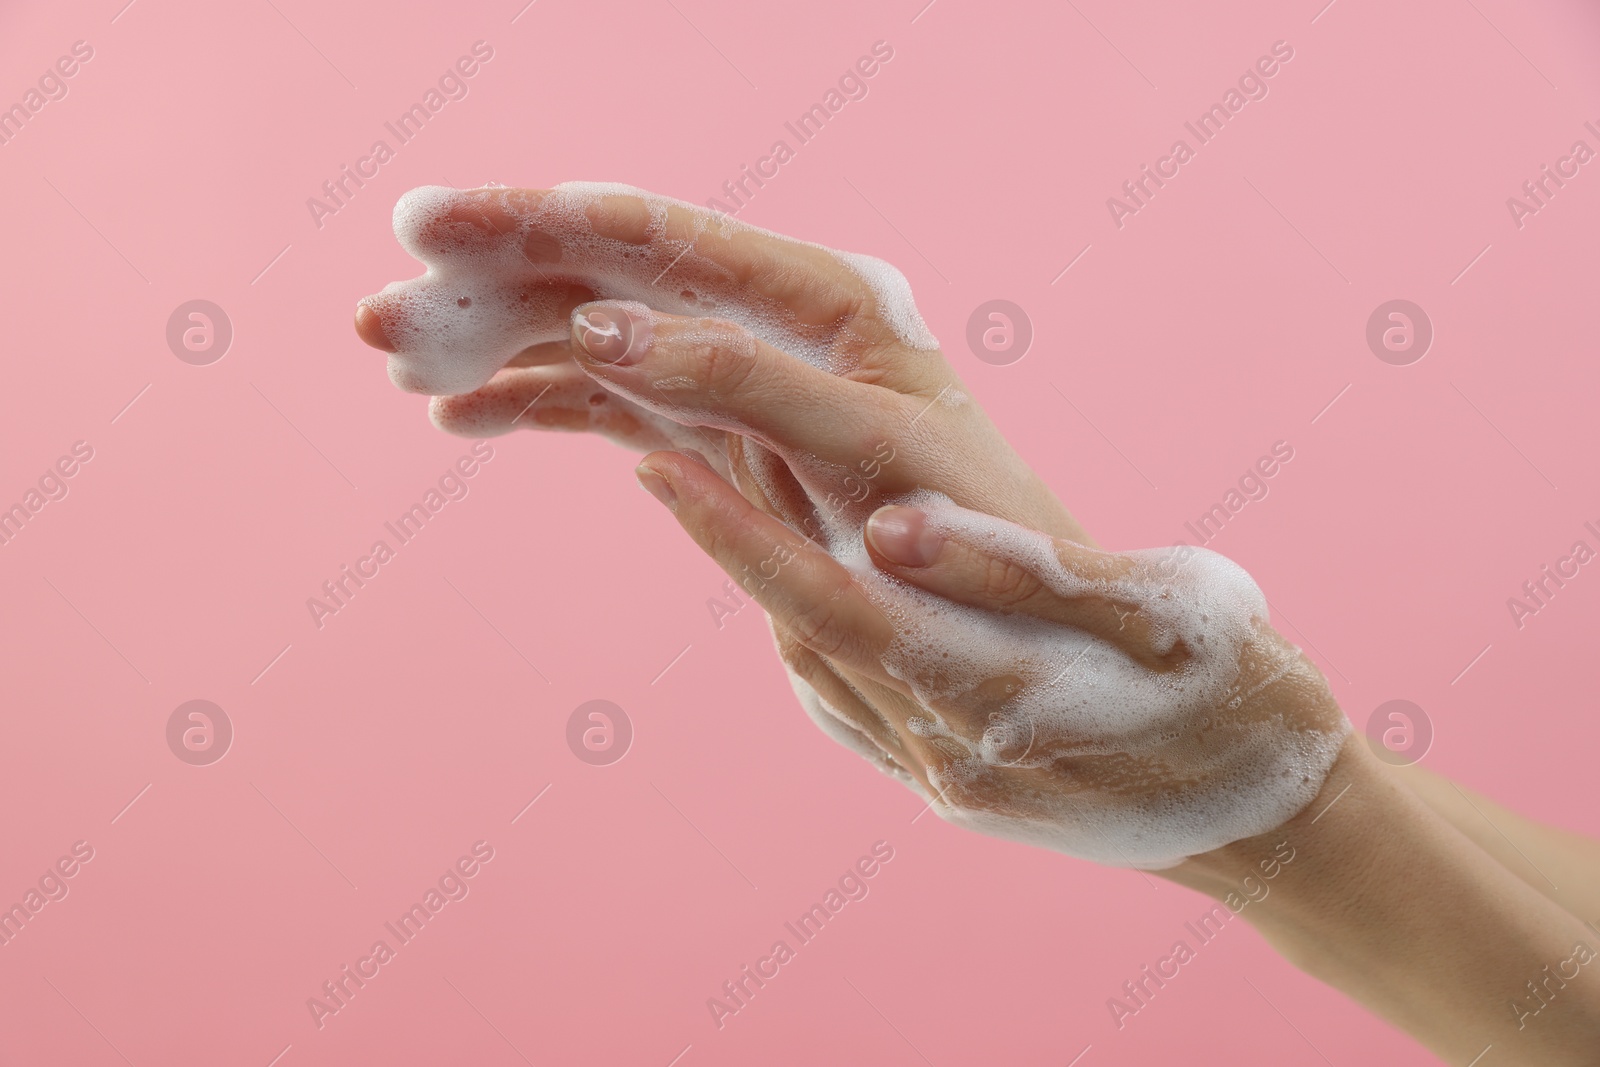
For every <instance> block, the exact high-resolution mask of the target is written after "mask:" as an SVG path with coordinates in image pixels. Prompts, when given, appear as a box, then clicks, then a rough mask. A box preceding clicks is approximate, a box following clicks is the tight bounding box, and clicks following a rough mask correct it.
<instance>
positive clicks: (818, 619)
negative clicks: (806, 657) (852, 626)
mask: <svg viewBox="0 0 1600 1067" xmlns="http://www.w3.org/2000/svg"><path fill="white" fill-rule="evenodd" d="M786 625H787V626H788V627H789V629H790V630H791V631H792V632H793V633H794V635H795V637H796V638H797V639H798V640H799V641H800V643H801V644H803V645H805V646H806V647H807V648H809V649H811V650H812V651H813V652H815V653H817V654H818V655H819V656H826V657H829V658H833V657H837V656H841V655H842V654H843V653H845V652H846V651H848V650H849V649H850V647H851V646H852V643H853V639H852V638H851V636H850V634H849V632H848V631H847V630H846V629H845V627H844V626H843V625H841V624H840V621H839V612H838V607H837V605H836V604H835V602H834V601H833V600H832V599H831V598H830V599H827V600H818V601H813V602H811V603H808V604H806V605H804V606H803V607H801V608H800V610H799V611H797V612H795V613H794V614H793V615H792V616H791V617H790V618H789V619H788V620H787V622H786Z"/></svg>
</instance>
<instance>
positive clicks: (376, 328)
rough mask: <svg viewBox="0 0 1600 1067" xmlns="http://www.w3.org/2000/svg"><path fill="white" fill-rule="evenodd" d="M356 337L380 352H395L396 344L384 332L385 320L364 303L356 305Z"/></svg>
mask: <svg viewBox="0 0 1600 1067" xmlns="http://www.w3.org/2000/svg"><path fill="white" fill-rule="evenodd" d="M356 336H357V337H359V338H361V339H362V340H363V341H365V342H366V343H367V344H369V345H371V346H372V347H373V348H376V349H377V350H378V351H380V352H393V351H394V342H393V341H391V340H389V335H388V334H387V333H385V332H384V330H383V320H382V319H380V318H379V317H378V313H377V312H376V311H373V310H372V309H371V308H369V307H367V305H366V304H364V303H362V304H357V305H356Z"/></svg>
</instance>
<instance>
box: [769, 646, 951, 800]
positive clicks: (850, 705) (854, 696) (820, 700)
mask: <svg viewBox="0 0 1600 1067" xmlns="http://www.w3.org/2000/svg"><path fill="white" fill-rule="evenodd" d="M772 637H773V640H774V642H775V643H776V644H777V646H778V656H779V658H780V659H782V660H783V664H784V667H785V668H786V669H787V670H788V672H789V681H790V683H791V684H792V685H793V686H794V690H795V696H797V697H798V698H799V699H800V703H801V706H803V707H804V708H805V709H806V714H807V715H809V716H810V717H811V719H812V721H813V722H815V723H816V724H817V725H818V726H819V727H821V728H822V730H823V732H824V733H826V734H827V735H828V736H829V737H831V738H833V739H834V740H835V741H838V742H839V743H840V744H843V745H845V746H847V747H849V748H851V749H853V750H854V751H856V752H858V753H859V754H860V755H862V756H864V757H865V758H866V759H868V760H870V761H871V762H872V763H873V764H875V765H876V766H877V767H878V768H879V769H880V770H883V771H884V772H886V773H888V774H892V775H894V776H895V777H898V778H901V779H905V780H910V781H919V782H921V783H922V784H923V785H924V786H925V785H926V784H927V782H926V780H925V779H924V778H922V777H921V774H920V764H919V762H918V760H917V759H916V758H915V757H914V756H913V755H911V754H910V753H908V752H907V751H906V748H905V746H904V745H903V744H902V743H901V740H900V734H899V732H898V731H896V730H895V728H894V727H893V726H892V725H891V724H890V723H889V721H888V720H887V719H886V718H885V717H884V715H883V714H882V713H881V712H880V711H878V710H877V709H876V708H874V707H873V706H872V704H871V702H870V701H869V700H868V699H867V698H866V697H864V696H863V695H862V693H861V691H860V690H859V689H858V688H856V687H854V686H852V685H851V683H850V682H849V681H847V680H846V679H845V678H844V677H842V676H841V675H840V674H839V673H838V672H837V671H836V670H835V669H834V668H833V667H832V666H830V665H829V663H828V661H827V660H825V659H823V658H822V657H821V656H819V655H817V653H815V652H813V651H812V650H811V649H809V648H807V647H806V646H805V645H804V644H802V643H801V642H800V640H799V638H797V637H795V636H794V635H793V634H792V633H790V632H789V631H787V630H785V629H784V628H783V627H781V626H778V625H777V624H775V623H774V624H773V626H772ZM858 677H859V676H858Z"/></svg>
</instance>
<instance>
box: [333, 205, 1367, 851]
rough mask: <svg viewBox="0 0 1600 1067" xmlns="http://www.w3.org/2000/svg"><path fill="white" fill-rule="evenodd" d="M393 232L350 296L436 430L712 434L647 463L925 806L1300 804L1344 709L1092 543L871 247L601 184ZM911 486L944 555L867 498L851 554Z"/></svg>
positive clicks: (1199, 563)
mask: <svg viewBox="0 0 1600 1067" xmlns="http://www.w3.org/2000/svg"><path fill="white" fill-rule="evenodd" d="M395 228H396V234H397V236H399V237H400V239H401V241H402V243H403V244H404V245H405V246H406V247H407V249H408V250H409V251H411V252H412V254H413V255H416V256H417V257H418V258H419V259H422V260H423V261H424V262H425V263H427V264H428V268H429V269H428V272H427V273H426V274H424V275H423V276H421V277H419V278H416V279H412V280H411V281H408V282H402V283H395V284H392V285H390V286H388V287H387V288H386V289H385V290H384V291H383V292H382V293H380V294H378V295H377V296H374V297H369V298H367V299H366V300H365V301H363V302H362V306H361V309H360V310H359V312H358V315H357V329H358V332H360V333H361V335H362V336H363V337H364V338H365V339H366V340H367V341H368V342H369V343H371V344H373V345H375V346H376V347H379V348H382V349H384V350H386V351H389V352H391V353H392V354H391V359H390V376H391V378H392V379H393V380H394V381H395V382H396V383H397V384H399V385H401V386H402V387H404V388H408V389H413V390H418V391H429V392H445V391H449V392H457V391H464V390H471V391H470V392H464V393H463V395H455V396H441V397H436V399H435V401H434V403H433V405H432V408H431V411H432V414H433V418H434V420H435V421H436V422H437V423H438V424H440V425H441V426H443V427H445V428H447V429H451V430H454V431H457V432H464V433H471V434H486V433H495V432H504V431H506V430H509V429H512V428H515V427H516V426H518V425H533V426H536V427H551V428H560V429H571V428H580V429H595V430H598V431H600V432H603V433H607V434H608V435H609V436H611V437H613V438H614V439H620V440H622V441H624V443H627V444H631V445H633V446H634V447H638V448H658V447H661V446H663V445H670V446H673V447H683V446H684V444H685V442H688V443H689V444H690V446H691V447H693V448H695V449H696V450H697V451H698V452H701V453H705V454H706V455H707V456H708V457H709V458H708V459H707V462H706V464H705V467H700V466H697V465H694V464H693V463H692V461H690V460H688V459H686V458H684V457H683V456H678V457H677V458H673V457H671V456H663V455H657V456H655V457H654V458H653V459H652V461H651V462H652V463H653V464H654V466H653V467H649V468H645V469H647V470H653V471H655V474H654V475H653V477H655V478H657V479H660V480H662V483H663V484H667V485H672V484H673V482H674V480H675V479H676V481H677V483H678V485H679V486H681V487H682V489H683V491H684V494H685V495H683V496H682V497H680V499H681V500H682V501H684V508H685V509H686V510H680V512H679V514H680V518H684V520H685V525H686V526H689V528H690V532H691V533H692V534H694V535H695V536H696V537H697V538H699V539H701V543H702V545H703V546H705V547H707V548H708V550H711V551H712V552H713V555H716V556H717V558H718V560H719V562H721V563H723V565H724V566H725V567H728V568H729V570H730V573H731V574H732V575H733V576H734V578H735V579H736V580H738V581H739V582H740V584H741V585H743V586H744V587H745V588H746V589H747V591H749V592H750V593H751V594H752V595H753V596H755V597H756V598H757V599H758V600H759V601H760V602H761V603H762V604H763V606H764V607H767V608H768V610H769V612H770V613H771V615H772V618H773V627H774V633H775V636H776V638H777V642H778V646H779V650H780V654H781V655H782V657H783V659H784V661H785V663H786V664H787V665H788V666H789V668H790V671H791V673H792V676H793V677H794V680H795V683H796V684H795V688H796V692H797V693H798V694H799V696H800V698H801V701H802V703H803V704H805V705H806V706H807V708H808V710H810V711H811V712H812V714H813V717H815V718H817V719H818V721H819V722H821V723H823V724H824V726H825V727H826V728H827V729H829V731H830V732H831V733H833V734H834V736H836V737H838V738H839V739H841V740H843V741H845V742H846V743H847V744H850V745H852V746H853V747H855V748H857V749H858V750H859V751H861V752H863V754H866V755H868V756H869V757H870V758H873V759H874V760H875V761H877V762H879V763H880V765H881V766H883V767H885V768H886V769H888V770H890V771H892V772H893V773H896V774H898V775H900V776H901V777H903V778H905V779H906V780H907V781H910V782H913V783H915V784H916V785H917V786H918V787H920V788H921V789H923V790H924V791H925V792H926V795H927V796H928V797H930V799H931V801H932V802H933V803H934V805H935V806H936V808H937V809H938V810H939V812H940V813H941V814H942V815H945V816H946V817H951V818H958V819H961V820H963V821H966V822H968V823H970V824H972V825H973V826H975V827H976V828H980V829H984V830H987V831H988V832H992V833H998V834H1003V835H1006V836H1013V837H1022V838H1025V839H1028V840H1032V841H1036V842H1038V843H1041V844H1047V845H1049V846H1050V847H1054V848H1058V849H1061V850H1063V851H1068V852H1072V853H1074V854H1077V855H1082V856H1086V857H1090V858H1094V859H1097V860H1100V861H1102V862H1106V863H1112V864H1119V865H1135V866H1166V865H1171V864H1174V863H1177V862H1179V861H1180V860H1182V859H1183V858H1184V857H1185V856H1187V855H1192V854H1194V853H1196V852H1198V851H1202V850H1204V849H1206V848H1211V847H1215V846H1216V845H1220V844H1223V843H1225V842H1226V841H1229V840H1234V839H1236V838H1238V837H1242V836H1245V835H1247V834H1251V833H1257V832H1261V831H1263V830H1265V829H1268V828H1270V827H1271V826H1274V825H1277V824H1278V823H1281V822H1282V821H1283V820H1284V819H1287V818H1288V817H1289V816H1291V815H1293V814H1294V813H1295V812H1296V811H1298V810H1299V809H1300V807H1303V806H1304V804H1305V803H1306V802H1307V801H1309V799H1310V798H1311V797H1312V796H1313V795H1315V793H1316V789H1317V786H1318V785H1319V784H1320V781H1321V779H1322V777H1323V775H1324V774H1325V773H1326V770H1327V765H1328V763H1329V762H1330V761H1331V759H1332V753H1333V752H1334V751H1335V750H1336V749H1337V745H1338V740H1339V738H1340V737H1342V736H1343V731H1344V729H1345V724H1344V720H1343V718H1342V716H1341V715H1340V714H1339V712H1338V710H1337V708H1336V707H1334V705H1333V703H1332V701H1331V699H1329V698H1328V696H1327V692H1326V689H1325V688H1324V687H1323V685H1322V681H1321V678H1320V677H1319V676H1318V675H1317V673H1316V671H1315V670H1314V669H1313V668H1312V667H1311V666H1310V665H1309V664H1308V663H1307V662H1306V661H1305V660H1304V658H1303V657H1301V656H1300V655H1299V653H1298V651H1297V650H1295V649H1293V648H1292V647H1291V646H1289V645H1288V644H1287V643H1286V642H1284V641H1283V640H1282V639H1281V638H1279V637H1278V636H1277V634H1276V633H1275V632H1273V631H1272V630H1271V628H1270V627H1269V626H1268V625H1267V623H1266V607H1265V602H1264V601H1263V600H1262V599H1261V597H1260V594H1259V591H1258V590H1256V588H1255V586H1254V583H1252V582H1251V581H1250V579H1249V577H1248V576H1247V575H1245V574H1244V572H1243V571H1241V570H1239V568H1237V567H1235V566H1233V565H1232V564H1230V563H1228V562H1227V561H1226V560H1224V559H1222V558H1221V557H1219V556H1216V555H1214V554H1212V553H1209V552H1204V551H1202V550H1194V549H1189V550H1182V551H1174V552H1153V553H1133V554H1129V555H1123V556H1111V555H1106V554H1103V553H1099V552H1096V551H1094V550H1093V548H1092V547H1091V546H1092V542H1091V541H1090V540H1089V537H1088V535H1087V533H1085V532H1084V531H1083V529H1082V528H1081V527H1079V526H1078V525H1077V523H1076V522H1075V521H1073V519H1072V517H1071V516H1070V515H1069V514H1068V513H1067V511H1066V509H1065V508H1064V507H1062V506H1061V504H1060V503H1059V502H1058V501H1057V500H1056V498H1055V497H1054V495H1053V494H1052V493H1051V492H1050V491H1049V490H1048V489H1047V488H1046V487H1045V486H1044V484H1043V483H1042V482H1041V481H1040V480H1039V479H1038V478H1037V476H1035V475H1034V474H1033V472H1032V471H1031V470H1030V469H1029V468H1028V467H1027V465H1026V464H1025V463H1023V462H1022V460H1021V459H1020V458H1019V457H1018V456H1017V455H1016V453H1015V452H1013V451H1012V450H1011V448H1010V447H1009V446H1008V445H1007V444H1006V442H1005V440H1004V439H1003V438H1002V437H1001V435H1000V433H999V432H998V431H997V430H996V429H995V427H994V426H993V424H992V423H991V422H990V421H989V420H988V418H987V417H986V416H985V415H984V414H983V412H982V411H981V410H980V409H979V408H978V406H977V404H976V403H975V402H974V401H973V400H972V399H971V398H970V397H969V396H968V395H967V393H966V391H965V390H964V388H962V385H961V382H960V381H959V379H958V378H957V377H956V375H955V373H954V371H953V370H951V368H950V366H949V365H948V363H947V362H946V361H945V359H944V357H943V356H942V354H941V353H939V352H938V351H937V350H936V347H935V344H936V342H935V341H934V340H933V338H932V337H931V336H930V335H929V334H928V333H927V330H926V327H925V326H924V325H923V323H922V319H921V316H920V315H919V314H918V312H917V309H916V307H915V305H914V303H913V302H912V301H911V298H910V290H909V287H908V286H907V284H906V282H905V280H904V278H903V277H902V276H901V275H900V274H899V272H898V271H895V270H894V269H893V268H892V267H889V266H888V265H887V264H884V263H881V262H879V261H877V260H872V259H869V258H867V257H862V256H852V255H849V254H846V253H837V252H832V251H829V250H827V249H823V248H820V247H818V246H816V245H811V244H807V243H804V242H800V241H795V240H792V239H789V238H785V237H780V236H778V235H776V234H771V233H767V232H765V231H762V230H757V229H755V228H753V227H749V226H745V225H743V224H741V223H737V222H734V221H732V220H729V219H726V218H723V217H719V216H716V215H714V214H713V213H711V212H708V211H705V210H703V209H700V208H697V207H694V206H692V205H688V204H682V203H679V202H676V201H667V200H663V199H661V198H656V197H652V196H650V195H649V194H645V193H641V192H639V191H637V190H628V189H624V188H621V187H614V186H599V187H596V186H575V185H567V186H558V187H557V188H556V189H554V190H547V191H537V190H499V189H496V190H476V191H472V192H465V193H461V192H455V191H452V190H438V189H424V190H416V191H414V192H413V193H410V194H407V196H406V197H405V198H404V199H403V200H402V201H401V203H400V204H399V205H398V206H397V207H396V210H395ZM593 298H598V299H593ZM685 464H689V466H688V467H685V466H684V465H685ZM720 472H727V473H728V474H729V475H730V477H731V479H732V481H733V484H734V485H736V486H737V487H738V491H737V492H736V491H735V490H734V489H733V488H731V487H730V486H729V485H728V483H727V482H724V481H723V480H722V479H721V478H720V477H716V473H720ZM647 477H652V476H647ZM685 477H687V478H689V479H690V480H689V481H684V480H683V479H684V478H685ZM741 494H742V496H741ZM928 494H936V495H937V508H936V509H935V510H936V511H937V512H938V514H939V515H940V516H942V520H941V521H943V522H944V523H945V524H946V526H945V527H940V526H939V525H938V524H937V523H934V524H933V525H924V526H922V527H920V528H919V531H920V536H921V538H922V540H923V541H927V539H928V538H930V537H933V536H936V535H937V536H942V537H943V541H942V545H943V551H944V553H945V555H943V556H941V557H940V558H937V559H932V560H930V563H929V564H928V565H926V566H922V567H917V566H912V565H907V564H905V563H903V562H902V563H899V564H896V563H893V562H892V561H891V560H890V557H889V556H887V555H885V554H884V550H885V546H886V545H888V543H889V541H888V540H887V538H889V536H890V535H889V531H890V529H891V528H892V526H893V523H892V522H891V521H890V517H886V516H880V521H879V522H878V523H877V525H876V526H875V537H874V538H873V544H872V547H871V551H872V552H873V555H872V558H870V559H869V558H868V552H869V548H868V545H867V542H866V540H865V539H864V537H863V529H864V527H865V525H866V523H867V519H868V517H869V516H870V515H872V514H873V512H874V511H875V510H877V509H878V508H879V507H880V506H881V505H884V504H900V503H905V502H907V501H910V500H913V499H916V498H919V497H926V496H928ZM895 514H898V515H899V517H900V518H901V519H902V520H906V519H908V518H910V515H911V513H909V512H906V511H904V510H900V511H898V512H896V513H895ZM730 524H732V525H730ZM1032 531H1042V533H1041V534H1035V533H1032ZM1047 535H1048V536H1047ZM996 537H998V538H1000V539H1001V540H1002V541H1004V542H1005V545H1001V544H997V543H992V540H993V539H994V538H996ZM984 538H988V539H990V541H989V542H985V543H979V541H980V540H982V539H984ZM1051 538H1054V539H1055V540H1054V541H1052V540H1051ZM1030 539H1031V540H1030ZM913 540H915V539H913ZM929 543H931V542H929ZM735 544H737V545H738V546H739V551H737V552H735V551H733V550H732V546H734V545H735ZM1007 545H1009V546H1010V547H1009V550H1006V546H1007ZM1007 551H1009V555H1008V554H1007ZM841 560H845V561H847V562H850V565H849V566H846V564H845V563H842V562H840V561H841ZM961 560H964V561H965V562H959V561H961ZM1012 580H1015V581H1016V582H1017V583H1018V586H1017V588H1019V589H1027V590H1029V591H1028V593H1027V595H1026V596H1023V597H1020V598H1019V597H1016V596H1014V595H1013V594H1014V593H1015V590H1012V589H1008V588H1007V587H1006V586H1005V585H1004V584H1003V583H1004V582H1008V581H1012ZM997 582H998V583H1001V584H996V583H997ZM919 588H925V589H926V590H927V591H926V592H920V593H919V592H918V591H917V590H918V589H919ZM958 605H959V606H958ZM1230 835H1231V836H1230Z"/></svg>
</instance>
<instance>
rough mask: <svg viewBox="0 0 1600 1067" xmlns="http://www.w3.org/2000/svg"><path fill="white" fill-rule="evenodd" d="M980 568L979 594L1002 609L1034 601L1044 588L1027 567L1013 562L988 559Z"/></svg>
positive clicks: (993, 558)
mask: <svg viewBox="0 0 1600 1067" xmlns="http://www.w3.org/2000/svg"><path fill="white" fill-rule="evenodd" d="M980 567H981V570H980V573H979V575H978V591H979V593H980V594H982V596H983V597H984V599H986V600H988V601H990V602H991V603H994V604H997V605H999V606H1001V607H1007V608H1015V607H1018V606H1020V605H1021V604H1023V603H1026V602H1027V601H1029V600H1032V599H1033V598H1034V597H1035V596H1037V595H1038V594H1039V591H1040V590H1041V589H1042V588H1043V587H1044V586H1043V583H1042V582H1040V581H1039V579H1038V578H1036V577H1034V576H1033V574H1031V573H1030V572H1029V571H1028V569H1027V568H1026V567H1024V566H1022V565H1021V564H1020V563H1016V562H1014V561H1012V560H1008V559H997V558H995V557H988V558H986V559H985V560H984V561H983V563H982V564H981V565H980Z"/></svg>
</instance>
